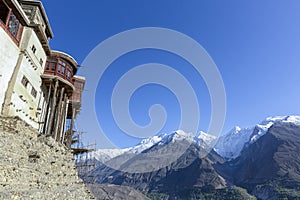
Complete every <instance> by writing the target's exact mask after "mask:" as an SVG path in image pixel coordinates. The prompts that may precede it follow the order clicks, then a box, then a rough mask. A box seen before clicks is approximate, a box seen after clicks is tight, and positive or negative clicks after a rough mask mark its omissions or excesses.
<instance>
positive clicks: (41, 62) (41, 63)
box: [40, 58, 44, 66]
mask: <svg viewBox="0 0 300 200" xmlns="http://www.w3.org/2000/svg"><path fill="white" fill-rule="evenodd" d="M43 63H44V61H43V59H41V58H40V65H41V66H43Z"/></svg>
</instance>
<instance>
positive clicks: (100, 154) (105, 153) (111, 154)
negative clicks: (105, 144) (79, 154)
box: [93, 149, 127, 163]
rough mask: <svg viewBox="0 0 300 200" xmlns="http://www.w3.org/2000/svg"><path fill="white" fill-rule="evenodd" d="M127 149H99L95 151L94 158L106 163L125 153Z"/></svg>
mask: <svg viewBox="0 0 300 200" xmlns="http://www.w3.org/2000/svg"><path fill="white" fill-rule="evenodd" d="M126 151H127V149H98V150H97V151H95V152H94V153H93V156H94V158H96V159H97V160H98V161H100V162H102V163H104V162H106V161H109V160H110V159H113V158H115V157H117V156H119V155H121V154H123V153H125V152H126Z"/></svg>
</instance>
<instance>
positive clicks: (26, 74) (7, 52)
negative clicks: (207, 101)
mask: <svg viewBox="0 0 300 200" xmlns="http://www.w3.org/2000/svg"><path fill="white" fill-rule="evenodd" d="M0 26H1V28H0V44H1V48H0V85H1V88H0V110H1V115H2V116H17V117H19V118H20V119H22V120H24V121H25V122H26V123H28V124H29V125H30V126H32V127H33V128H35V129H37V130H38V131H39V132H40V133H43V134H46V135H51V136H52V137H53V138H55V140H56V141H58V142H60V143H63V144H65V145H66V146H68V147H70V145H71V138H72V134H73V132H72V130H73V126H74V119H75V118H76V115H77V114H78V112H79V110H80V106H81V94H82V91H83V88H84V83H85V78H84V77H80V76H76V72H77V69H78V64H77V62H76V60H75V59H74V58H73V57H72V56H70V55H68V54H67V53H64V52H60V51H54V50H51V49H50V46H49V40H50V39H51V38H53V33H52V30H51V26H50V24H49V21H48V18H47V15H46V13H45V10H44V7H43V5H42V3H41V2H39V1H32V0H31V1H28V0H18V1H17V0H1V1H0Z"/></svg>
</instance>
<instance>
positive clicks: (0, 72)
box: [0, 27, 20, 110]
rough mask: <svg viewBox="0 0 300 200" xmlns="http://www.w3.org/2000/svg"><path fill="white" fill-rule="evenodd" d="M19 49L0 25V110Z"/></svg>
mask: <svg viewBox="0 0 300 200" xmlns="http://www.w3.org/2000/svg"><path fill="white" fill-rule="evenodd" d="M19 54H20V50H19V48H18V46H17V45H16V44H15V43H14V42H13V41H12V39H11V38H10V37H9V36H8V34H7V33H6V32H5V31H4V30H3V29H2V28H1V27H0V110H2V105H3V102H4V97H5V92H6V90H7V87H8V82H9V80H10V79H11V77H12V74H13V71H14V68H15V67H16V64H17V61H18V58H19Z"/></svg>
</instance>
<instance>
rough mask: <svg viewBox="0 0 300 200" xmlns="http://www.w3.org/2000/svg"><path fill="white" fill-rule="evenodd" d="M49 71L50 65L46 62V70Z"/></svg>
mask: <svg viewBox="0 0 300 200" xmlns="http://www.w3.org/2000/svg"><path fill="white" fill-rule="evenodd" d="M49 69H50V63H49V62H47V63H46V70H49Z"/></svg>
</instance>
